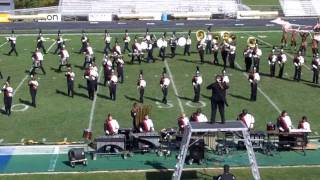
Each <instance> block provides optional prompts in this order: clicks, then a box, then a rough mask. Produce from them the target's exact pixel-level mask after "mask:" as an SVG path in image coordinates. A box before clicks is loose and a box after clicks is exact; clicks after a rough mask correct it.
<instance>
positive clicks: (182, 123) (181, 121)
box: [177, 113, 189, 132]
mask: <svg viewBox="0 0 320 180" xmlns="http://www.w3.org/2000/svg"><path fill="white" fill-rule="evenodd" d="M177 120H178V126H179V131H180V132H183V130H184V129H185V128H186V126H188V124H189V118H188V117H187V116H186V114H185V113H181V115H180V116H179V117H178V119H177Z"/></svg>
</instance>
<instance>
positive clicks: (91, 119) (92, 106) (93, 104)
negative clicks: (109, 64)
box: [88, 67, 102, 130]
mask: <svg viewBox="0 0 320 180" xmlns="http://www.w3.org/2000/svg"><path fill="white" fill-rule="evenodd" d="M101 72H102V67H100V70H99V77H98V87H97V92H96V93H95V95H94V98H93V101H92V105H91V111H90V116H89V125H88V129H89V130H92V123H93V116H94V111H95V109H96V102H97V94H98V92H99V82H100V77H101Z"/></svg>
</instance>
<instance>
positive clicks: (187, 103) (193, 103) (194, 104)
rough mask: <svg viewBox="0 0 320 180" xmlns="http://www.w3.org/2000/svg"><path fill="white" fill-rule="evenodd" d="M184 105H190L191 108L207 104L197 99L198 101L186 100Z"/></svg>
mask: <svg viewBox="0 0 320 180" xmlns="http://www.w3.org/2000/svg"><path fill="white" fill-rule="evenodd" d="M186 105H187V106H189V107H192V108H203V107H206V106H207V104H206V103H205V102H203V101H199V103H195V102H192V101H188V102H186Z"/></svg>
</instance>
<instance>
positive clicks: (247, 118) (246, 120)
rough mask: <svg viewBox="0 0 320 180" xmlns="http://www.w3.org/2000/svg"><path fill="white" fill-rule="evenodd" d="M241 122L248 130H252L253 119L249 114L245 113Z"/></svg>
mask: <svg viewBox="0 0 320 180" xmlns="http://www.w3.org/2000/svg"><path fill="white" fill-rule="evenodd" d="M241 121H242V122H244V123H245V124H246V126H247V127H248V128H249V129H253V128H254V117H253V116H252V115H251V114H249V113H247V114H246V115H244V116H243V117H242V119H241Z"/></svg>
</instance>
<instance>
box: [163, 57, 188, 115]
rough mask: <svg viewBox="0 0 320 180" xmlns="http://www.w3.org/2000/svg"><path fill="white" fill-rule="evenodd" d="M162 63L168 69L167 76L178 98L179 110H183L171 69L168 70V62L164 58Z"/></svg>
mask: <svg viewBox="0 0 320 180" xmlns="http://www.w3.org/2000/svg"><path fill="white" fill-rule="evenodd" d="M164 65H165V66H166V68H167V70H168V73H169V76H170V79H171V81H172V88H173V91H174V94H175V95H176V98H177V100H178V103H179V107H180V111H181V112H184V108H183V105H182V102H181V100H180V98H179V94H178V90H177V87H176V85H175V83H174V80H173V75H172V73H171V70H170V67H169V64H168V62H167V60H164Z"/></svg>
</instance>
